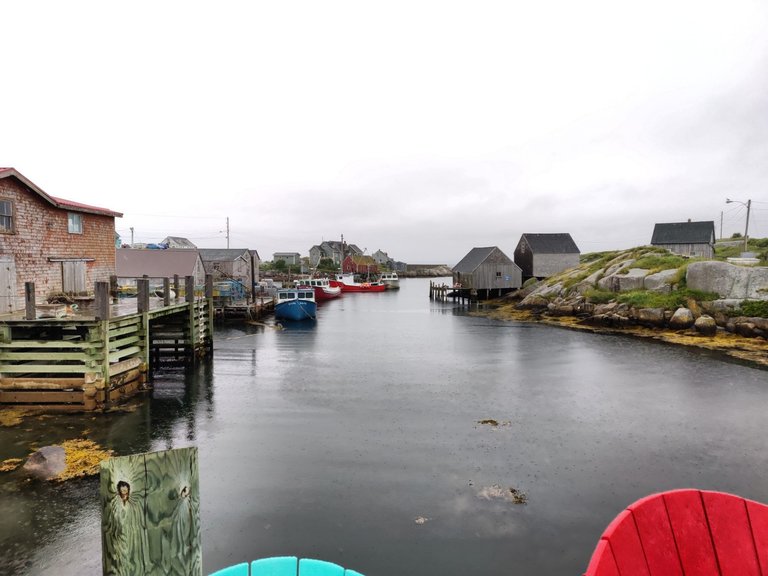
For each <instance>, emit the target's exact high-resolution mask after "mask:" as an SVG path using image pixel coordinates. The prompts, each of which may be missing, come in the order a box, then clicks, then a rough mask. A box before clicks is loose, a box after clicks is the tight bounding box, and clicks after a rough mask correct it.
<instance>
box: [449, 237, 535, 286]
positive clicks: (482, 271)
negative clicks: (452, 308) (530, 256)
mask: <svg viewBox="0 0 768 576" xmlns="http://www.w3.org/2000/svg"><path fill="white" fill-rule="evenodd" d="M452 272H453V285H454V289H458V290H461V291H462V292H463V291H469V292H470V293H471V294H473V295H476V296H477V297H478V298H491V297H493V296H501V295H502V294H505V293H506V292H509V291H511V290H515V289H517V288H520V286H522V285H523V280H522V278H523V277H522V272H521V270H520V267H519V266H518V265H517V264H515V263H514V262H513V261H512V259H511V258H509V256H507V255H506V254H504V252H502V251H501V250H499V248H498V247H496V246H489V247H485V248H472V250H470V251H469V253H468V254H467V255H466V256H464V258H462V259H461V261H460V262H459V263H458V264H456V266H454V267H453V269H452Z"/></svg>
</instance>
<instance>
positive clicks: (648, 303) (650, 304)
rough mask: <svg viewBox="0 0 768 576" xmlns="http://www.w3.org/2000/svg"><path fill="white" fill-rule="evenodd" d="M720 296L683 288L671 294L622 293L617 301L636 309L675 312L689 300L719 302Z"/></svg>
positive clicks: (635, 291) (638, 291)
mask: <svg viewBox="0 0 768 576" xmlns="http://www.w3.org/2000/svg"><path fill="white" fill-rule="evenodd" d="M717 298H718V295H717V294H712V293H709V292H701V291H699V290H690V289H688V288H683V289H681V290H675V291H674V292H671V293H669V294H662V293H661V292H648V291H645V290H632V291H630V292H621V293H619V294H617V295H616V300H617V301H618V302H621V303H622V304H629V305H630V306H633V307H635V308H665V309H667V310H675V309H677V308H678V307H680V306H685V305H686V303H687V302H688V300H696V301H697V302H707V301H711V300H717Z"/></svg>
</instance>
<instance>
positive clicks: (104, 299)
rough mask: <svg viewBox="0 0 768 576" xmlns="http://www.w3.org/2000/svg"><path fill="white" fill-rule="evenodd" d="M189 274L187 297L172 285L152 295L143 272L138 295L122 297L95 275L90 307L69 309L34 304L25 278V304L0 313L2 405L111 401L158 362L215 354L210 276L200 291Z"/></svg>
mask: <svg viewBox="0 0 768 576" xmlns="http://www.w3.org/2000/svg"><path fill="white" fill-rule="evenodd" d="M185 280H186V282H185V286H184V290H183V292H184V299H183V300H179V299H178V298H175V299H173V301H171V299H170V298H169V297H168V294H169V290H167V289H166V290H165V294H166V296H165V297H164V298H151V297H150V295H149V281H148V280H145V279H140V280H138V281H137V285H138V296H137V298H136V299H133V298H131V299H125V300H123V301H122V302H120V301H117V300H116V299H113V298H112V297H111V296H110V285H109V283H108V282H97V283H96V286H95V298H94V302H93V307H92V308H91V307H90V306H89V307H88V308H87V309H83V310H78V311H77V312H73V313H72V314H68V313H67V310H66V306H64V305H43V306H38V305H35V297H34V284H33V283H27V298H26V300H27V307H26V310H25V311H24V312H19V313H15V314H9V315H4V316H0V406H3V405H16V406H17V407H26V408H36V409H45V410H51V411H82V410H99V409H107V408H109V407H110V406H111V405H113V404H114V403H116V402H119V401H121V400H123V399H125V398H127V397H129V396H131V395H133V394H135V393H136V392H137V391H139V390H141V389H143V388H145V387H146V382H147V381H148V380H151V379H152V375H153V373H154V371H155V370H157V369H158V368H160V367H164V366H168V365H172V366H187V365H191V364H193V363H194V362H196V361H197V359H198V358H202V357H205V356H210V355H211V354H212V353H213V306H212V297H211V293H212V289H211V287H212V282H211V279H210V277H207V278H206V287H205V291H204V293H202V294H196V293H195V286H194V279H193V278H192V277H191V276H189V277H187V278H186V279H185ZM167 283H168V280H167V279H166V285H167ZM166 287H167V286H166ZM176 288H177V290H176V291H175V293H176V294H177V295H178V294H179V293H180V290H178V282H177V286H176ZM113 294H114V292H113ZM61 309H64V314H61ZM41 316H42V317H41Z"/></svg>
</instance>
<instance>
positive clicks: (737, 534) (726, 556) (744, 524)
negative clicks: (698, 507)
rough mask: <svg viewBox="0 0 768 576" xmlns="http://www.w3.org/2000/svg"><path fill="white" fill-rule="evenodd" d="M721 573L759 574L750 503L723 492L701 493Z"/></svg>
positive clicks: (745, 575) (737, 575) (737, 574)
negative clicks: (748, 514)
mask: <svg viewBox="0 0 768 576" xmlns="http://www.w3.org/2000/svg"><path fill="white" fill-rule="evenodd" d="M701 498H702V500H703V501H704V509H705V510H706V513H707V520H708V521H709V529H710V533H711V534H712V541H713V542H714V544H715V552H716V553H717V561H718V564H719V565H720V574H721V576H760V566H759V565H758V560H757V551H756V550H755V544H754V542H753V541H752V529H751V528H750V525H749V517H748V516H747V505H746V503H745V502H744V500H743V499H742V498H739V497H738V496H734V495H732V494H723V493H722V492H706V491H702V492H701Z"/></svg>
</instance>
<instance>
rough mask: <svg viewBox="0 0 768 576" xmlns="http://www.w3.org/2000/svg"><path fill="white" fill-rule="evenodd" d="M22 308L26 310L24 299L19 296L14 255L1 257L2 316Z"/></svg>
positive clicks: (0, 307)
mask: <svg viewBox="0 0 768 576" xmlns="http://www.w3.org/2000/svg"><path fill="white" fill-rule="evenodd" d="M22 308H24V298H23V297H22V296H19V295H18V294H17V289H16V263H15V262H14V259H13V255H12V254H3V255H0V314H6V313H8V312H13V311H14V310H21V309H22Z"/></svg>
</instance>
